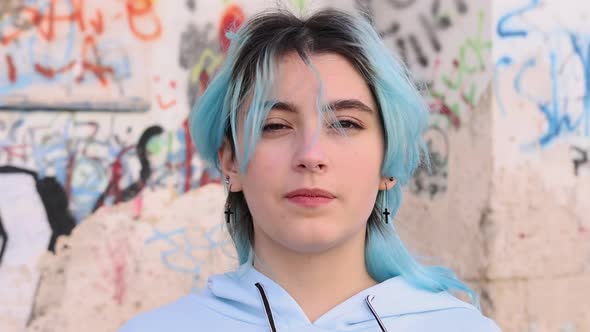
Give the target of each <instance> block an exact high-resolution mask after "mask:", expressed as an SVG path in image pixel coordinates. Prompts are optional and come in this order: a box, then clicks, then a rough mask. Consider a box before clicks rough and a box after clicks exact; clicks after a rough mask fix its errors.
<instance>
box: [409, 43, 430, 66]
mask: <svg viewBox="0 0 590 332" xmlns="http://www.w3.org/2000/svg"><path fill="white" fill-rule="evenodd" d="M410 45H412V49H413V50H414V53H415V54H416V58H417V60H418V63H419V64H420V65H421V66H422V67H426V66H428V57H427V56H426V54H424V52H423V51H422V47H421V46H420V43H419V42H418V38H416V36H414V35H410Z"/></svg>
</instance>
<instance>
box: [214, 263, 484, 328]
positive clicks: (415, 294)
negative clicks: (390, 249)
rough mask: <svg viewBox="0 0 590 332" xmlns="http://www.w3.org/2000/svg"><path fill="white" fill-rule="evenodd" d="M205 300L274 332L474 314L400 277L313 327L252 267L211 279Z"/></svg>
mask: <svg viewBox="0 0 590 332" xmlns="http://www.w3.org/2000/svg"><path fill="white" fill-rule="evenodd" d="M203 295H209V296H205V303H204V304H205V305H206V306H208V307H210V308H212V309H214V310H216V311H217V312H223V313H224V315H226V316H229V318H233V319H236V320H240V321H244V322H248V323H253V324H258V325H260V324H263V325H268V326H269V330H270V331H281V328H282V327H283V328H293V327H295V326H302V327H303V326H307V327H309V326H311V325H312V326H314V327H316V328H318V329H319V330H322V329H326V330H331V331H333V330H337V331H353V330H356V329H357V328H359V327H360V326H359V325H361V324H364V325H366V324H367V322H369V321H371V323H370V324H375V323H377V324H378V325H379V327H380V328H381V331H387V329H386V328H385V326H384V325H383V323H382V320H384V319H386V318H389V317H392V316H400V315H407V314H418V313H425V312H430V311H437V310H444V309H452V308H470V309H475V308H474V307H473V306H472V305H470V304H468V303H466V302H463V301H461V300H459V299H457V298H456V297H454V296H453V295H451V294H449V293H448V292H438V293H432V292H428V291H425V290H420V289H417V288H415V287H413V286H411V285H410V284H408V283H407V282H406V281H405V280H404V279H403V278H402V277H394V278H391V279H388V280H385V281H383V282H381V283H379V284H377V285H375V286H372V287H369V288H367V289H365V290H363V291H361V292H359V293H357V294H355V295H354V296H352V297H350V298H349V299H347V300H345V301H344V302H342V303H340V304H339V305H337V306H336V307H334V308H332V309H331V310H330V311H328V312H327V313H325V314H324V315H322V316H321V317H320V318H318V319H317V320H316V321H315V322H313V323H312V322H310V321H309V319H308V318H307V316H306V315H305V313H304V312H303V310H302V309H301V307H300V306H299V305H298V304H297V302H296V301H295V300H294V299H293V298H292V297H291V296H290V295H289V294H288V293H287V291H285V290H284V289H283V288H282V287H281V286H280V285H278V284H277V283H276V282H274V281H273V280H272V279H270V278H268V277H267V276H265V275H264V274H262V273H260V272H258V271H257V270H256V269H255V268H254V267H253V266H252V265H251V263H245V264H243V265H242V266H240V268H239V269H238V270H236V271H234V272H229V273H225V274H222V275H216V276H212V277H210V278H209V282H208V287H207V289H206V290H205V292H204V294H203ZM475 310H476V309H475Z"/></svg>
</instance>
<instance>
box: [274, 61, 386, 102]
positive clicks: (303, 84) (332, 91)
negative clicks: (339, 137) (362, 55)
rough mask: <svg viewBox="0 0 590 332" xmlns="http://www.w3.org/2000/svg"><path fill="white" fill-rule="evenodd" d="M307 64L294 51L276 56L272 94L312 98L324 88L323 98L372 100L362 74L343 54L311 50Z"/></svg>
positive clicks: (285, 97) (285, 96) (329, 99)
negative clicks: (312, 52) (319, 52)
mask: <svg viewBox="0 0 590 332" xmlns="http://www.w3.org/2000/svg"><path fill="white" fill-rule="evenodd" d="M309 60H310V64H306V63H305V62H304V60H303V59H302V58H301V57H300V56H299V55H298V54H297V53H295V52H291V53H287V54H286V55H284V56H282V57H281V58H280V59H279V60H278V62H277V63H278V68H277V75H276V77H275V82H274V84H273V94H274V95H275V97H277V98H279V99H288V101H290V102H294V103H297V102H304V101H308V100H309V99H310V98H311V99H312V100H311V101H312V102H315V101H316V99H317V98H318V97H319V96H320V88H323V89H324V96H323V97H324V98H326V99H327V101H328V102H329V101H331V100H336V99H352V98H354V99H359V100H361V101H363V102H365V103H366V104H367V105H369V106H370V107H373V108H374V106H375V104H374V100H373V97H372V94H371V90H370V89H369V86H368V84H367V83H366V82H365V80H364V78H363V77H362V75H361V74H360V73H359V72H358V71H357V70H356V68H355V67H354V65H353V64H352V63H351V62H350V61H349V60H348V59H346V58H345V57H344V56H342V55H339V54H336V53H322V54H312V55H310V56H309Z"/></svg>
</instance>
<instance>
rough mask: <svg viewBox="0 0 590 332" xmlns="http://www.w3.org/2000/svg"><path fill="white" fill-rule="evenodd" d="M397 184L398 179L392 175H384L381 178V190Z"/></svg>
mask: <svg viewBox="0 0 590 332" xmlns="http://www.w3.org/2000/svg"><path fill="white" fill-rule="evenodd" d="M396 184H397V179H396V178H394V177H391V176H384V177H382V178H381V183H380V184H379V190H389V189H391V188H393V187H394V186H395V185H396Z"/></svg>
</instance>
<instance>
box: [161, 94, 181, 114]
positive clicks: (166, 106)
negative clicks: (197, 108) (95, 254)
mask: <svg viewBox="0 0 590 332" xmlns="http://www.w3.org/2000/svg"><path fill="white" fill-rule="evenodd" d="M156 99H157V101H158V106H160V108H161V109H162V110H164V111H165V110H167V109H169V108H172V107H174V106H175V105H176V100H175V99H172V100H170V101H168V102H165V101H164V100H163V99H162V96H160V95H157V96H156Z"/></svg>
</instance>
